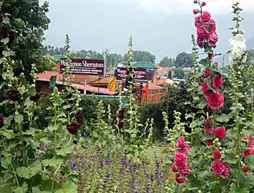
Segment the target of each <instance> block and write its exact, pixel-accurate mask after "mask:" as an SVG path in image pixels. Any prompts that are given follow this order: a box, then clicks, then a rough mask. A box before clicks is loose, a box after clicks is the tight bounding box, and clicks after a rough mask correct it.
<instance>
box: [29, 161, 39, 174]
mask: <svg viewBox="0 0 254 193" xmlns="http://www.w3.org/2000/svg"><path fill="white" fill-rule="evenodd" d="M28 170H29V175H30V178H31V177H33V176H35V175H36V174H38V173H39V171H40V170H41V163H40V161H39V160H36V161H35V162H33V163H32V164H31V165H30V166H29V167H28Z"/></svg>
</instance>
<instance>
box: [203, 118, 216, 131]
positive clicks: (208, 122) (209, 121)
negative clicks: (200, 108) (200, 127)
mask: <svg viewBox="0 0 254 193" xmlns="http://www.w3.org/2000/svg"><path fill="white" fill-rule="evenodd" d="M213 123H214V120H213V119H212V118H211V117H209V118H208V119H207V120H206V121H205V125H204V128H205V129H212V128H213Z"/></svg>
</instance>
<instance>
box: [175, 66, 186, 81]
mask: <svg viewBox="0 0 254 193" xmlns="http://www.w3.org/2000/svg"><path fill="white" fill-rule="evenodd" d="M173 72H174V74H173V76H174V77H176V78H179V79H183V78H184V70H183V69H182V68H174V69H173Z"/></svg>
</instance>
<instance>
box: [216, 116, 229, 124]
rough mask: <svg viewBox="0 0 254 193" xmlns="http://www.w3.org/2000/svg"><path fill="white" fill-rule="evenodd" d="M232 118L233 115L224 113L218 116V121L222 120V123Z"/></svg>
mask: <svg viewBox="0 0 254 193" xmlns="http://www.w3.org/2000/svg"><path fill="white" fill-rule="evenodd" d="M230 118H231V116H229V115H226V114H222V115H220V116H218V117H216V121H218V122H222V123H227V122H229V120H230Z"/></svg>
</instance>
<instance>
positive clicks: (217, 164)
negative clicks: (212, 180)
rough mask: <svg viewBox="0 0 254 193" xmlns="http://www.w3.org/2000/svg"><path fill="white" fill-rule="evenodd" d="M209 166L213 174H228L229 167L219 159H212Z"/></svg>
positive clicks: (227, 175)
mask: <svg viewBox="0 0 254 193" xmlns="http://www.w3.org/2000/svg"><path fill="white" fill-rule="evenodd" d="M211 168H212V172H213V173H214V174H218V175H219V176H221V177H224V178H226V177H229V175H230V167H228V166H227V165H226V164H225V163H223V162H222V161H220V160H216V161H213V162H212V164H211Z"/></svg>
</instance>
